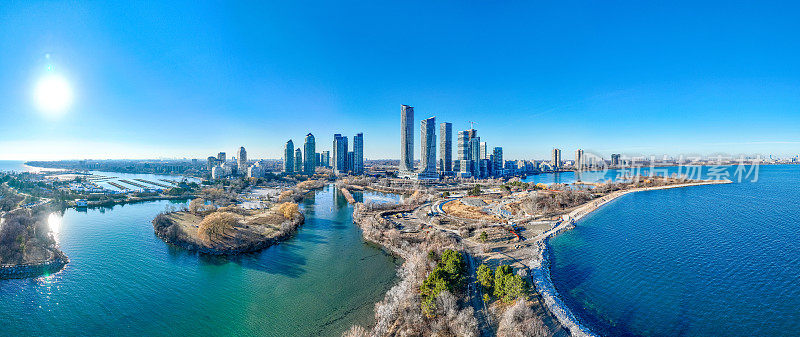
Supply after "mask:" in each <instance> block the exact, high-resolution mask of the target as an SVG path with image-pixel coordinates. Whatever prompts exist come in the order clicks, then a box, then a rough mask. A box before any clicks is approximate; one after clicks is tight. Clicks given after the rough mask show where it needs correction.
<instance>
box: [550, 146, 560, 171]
mask: <svg viewBox="0 0 800 337" xmlns="http://www.w3.org/2000/svg"><path fill="white" fill-rule="evenodd" d="M552 161H553V169H554V170H558V169H560V168H561V149H553V158H552Z"/></svg>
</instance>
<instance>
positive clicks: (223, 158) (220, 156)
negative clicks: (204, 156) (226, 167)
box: [217, 152, 225, 163]
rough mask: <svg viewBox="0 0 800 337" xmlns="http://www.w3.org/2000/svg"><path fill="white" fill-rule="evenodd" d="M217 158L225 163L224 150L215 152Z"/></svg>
mask: <svg viewBox="0 0 800 337" xmlns="http://www.w3.org/2000/svg"><path fill="white" fill-rule="evenodd" d="M217 160H219V161H220V162H221V163H225V152H220V153H217Z"/></svg>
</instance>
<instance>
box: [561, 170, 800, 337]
mask: <svg viewBox="0 0 800 337" xmlns="http://www.w3.org/2000/svg"><path fill="white" fill-rule="evenodd" d="M731 169H733V168H731ZM550 247H551V249H550V256H549V257H550V259H551V276H552V279H553V283H554V285H555V287H556V289H557V290H558V291H559V293H560V294H561V297H562V298H563V299H564V301H565V302H566V304H567V306H568V307H570V309H571V310H572V311H573V313H575V314H576V316H578V318H579V319H580V320H581V322H582V323H583V324H584V325H586V326H588V327H589V328H591V329H592V330H593V331H595V332H598V333H600V334H602V335H613V336H798V335H800V165H782V166H762V167H761V168H760V172H759V177H758V181H757V182H743V183H734V184H727V185H712V186H698V187H688V188H679V189H670V190H661V191H650V192H638V193H632V194H628V195H626V196H623V197H621V198H619V199H617V200H615V201H613V202H611V203H610V204H608V205H606V206H603V207H602V208H600V209H599V210H598V211H596V212H594V213H592V214H590V215H589V216H587V217H586V218H584V219H582V220H581V221H579V222H578V224H577V227H576V228H575V229H573V230H571V231H568V232H566V233H564V234H562V235H559V236H557V237H555V238H553V239H551V240H550Z"/></svg>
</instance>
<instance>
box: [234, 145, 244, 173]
mask: <svg viewBox="0 0 800 337" xmlns="http://www.w3.org/2000/svg"><path fill="white" fill-rule="evenodd" d="M236 166H237V169H238V170H239V174H241V175H246V174H247V150H245V149H244V146H242V147H240V148H239V157H238V158H236Z"/></svg>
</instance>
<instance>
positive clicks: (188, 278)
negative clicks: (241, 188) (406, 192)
mask: <svg viewBox="0 0 800 337" xmlns="http://www.w3.org/2000/svg"><path fill="white" fill-rule="evenodd" d="M359 194H360V193H359ZM360 197H365V196H363V195H362V196H360ZM366 197H367V198H369V197H370V194H369V193H366ZM376 197H378V198H381V199H385V198H389V197H391V195H378V196H376ZM170 203H171V202H168V201H159V202H147V203H139V204H129V205H124V206H115V207H112V208H95V209H89V210H88V211H83V212H79V211H76V210H74V209H69V210H67V211H66V213H65V214H64V215H63V218H62V217H55V218H54V221H53V222H54V223H53V228H54V229H55V230H57V232H58V234H57V235H56V236H57V239H58V241H59V243H60V245H61V248H62V250H63V251H64V252H65V253H66V254H67V255H68V256H69V257H70V259H71V262H70V263H69V264H68V265H67V267H66V269H65V270H63V271H62V272H60V273H58V274H55V275H51V276H49V277H41V278H37V279H32V280H0V323H2V327H0V335H6V334H13V335H36V336H45V335H55V336H77V335H87V334H88V335H136V336H154V335H161V336H166V335H180V336H183V335H190V336H210V335H239V336H318V335H321V336H338V335H340V334H341V333H342V332H343V331H344V330H346V329H347V328H349V327H350V325H352V324H362V325H369V324H371V323H372V322H373V317H374V316H373V315H374V303H375V302H377V301H379V300H381V299H382V298H383V296H384V294H385V292H386V291H387V290H388V289H389V288H390V287H391V286H392V284H393V282H394V279H395V269H396V267H397V263H399V262H400V261H396V260H395V259H393V258H392V257H391V256H389V255H387V254H386V253H384V252H383V251H382V250H380V249H379V248H378V247H376V246H373V245H370V244H366V243H364V241H363V239H362V237H361V231H360V230H359V229H358V228H357V227H356V225H354V224H353V223H352V207H351V206H350V205H348V204H347V202H346V201H345V200H344V197H343V196H341V194H340V193H338V192H336V191H335V190H334V189H333V188H332V187H326V188H324V189H323V190H322V191H319V192H317V193H316V194H314V193H312V194H310V195H309V197H308V198H307V199H306V200H305V201H304V203H303V212H304V214H305V216H306V223H305V224H304V225H303V226H302V227H300V229H299V231H298V233H297V235H296V236H295V237H293V238H291V239H289V240H288V241H285V242H283V243H280V244H278V245H276V246H272V247H270V248H268V249H266V250H264V251H263V252H260V253H256V254H248V255H244V256H240V257H235V258H223V257H210V256H203V255H197V254H194V253H190V252H186V251H184V250H181V249H179V248H175V247H172V246H169V245H167V244H165V243H163V242H162V241H161V240H159V239H158V238H157V237H156V236H155V235H154V234H153V227H152V225H151V224H150V221H151V220H152V219H153V217H154V216H155V215H156V214H158V213H159V212H161V211H163V210H164V209H165V207H166V206H167V205H169V204H170ZM59 220H60V221H59Z"/></svg>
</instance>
